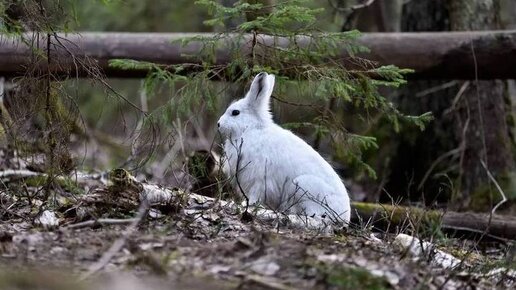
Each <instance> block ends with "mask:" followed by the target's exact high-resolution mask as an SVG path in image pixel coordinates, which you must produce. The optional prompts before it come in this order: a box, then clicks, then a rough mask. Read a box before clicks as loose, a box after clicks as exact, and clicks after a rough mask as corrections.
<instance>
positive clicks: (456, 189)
mask: <svg viewBox="0 0 516 290" xmlns="http://www.w3.org/2000/svg"><path fill="white" fill-rule="evenodd" d="M498 1H500V3H499V5H498V6H497V5H495V4H496V3H495V1H493V0H488V1H480V0H475V1H471V0H459V1H445V0H418V1H409V2H408V3H406V4H404V5H403V14H402V18H401V30H402V31H411V32H419V31H449V30H455V31H464V30H468V31H471V30H486V29H500V28H501V27H500V26H499V23H497V21H498V20H499V19H501V21H504V22H503V25H505V27H510V25H512V23H513V22H514V21H515V20H514V19H513V18H512V17H511V16H513V15H512V14H514V13H516V11H513V12H512V13H509V12H508V11H512V10H510V9H509V8H511V7H512V6H514V5H516V4H514V3H512V2H514V1H512V2H511V0H498ZM386 2H388V1H385V3H386ZM385 3H384V2H382V3H381V4H377V6H379V7H380V9H381V10H382V11H396V9H395V8H393V7H388V6H387V5H386V4H385ZM389 5H391V6H392V5H394V4H393V2H389ZM497 8H498V9H497ZM373 9H378V8H375V7H373V6H371V8H370V10H371V12H370V14H371V15H372V14H373ZM498 12H499V13H498ZM374 14H378V13H377V12H375V13H374ZM498 14H500V15H498ZM361 17H362V15H361ZM366 19H368V18H366ZM388 20H391V22H392V23H387V24H386V22H385V21H388ZM376 21H377V22H378V21H383V23H382V25H378V24H376V25H372V26H371V28H372V29H377V27H384V28H385V27H396V25H398V23H396V22H397V21H399V20H398V19H396V17H391V18H385V17H383V18H382V19H380V20H376ZM357 23H358V24H357V25H359V26H360V27H361V28H362V29H367V27H364V25H363V23H364V22H362V25H361V21H360V19H359V20H358V22H357ZM365 23H367V21H365ZM469 46H471V49H469ZM475 46H476V45H474V43H473V42H472V43H471V45H468V47H467V48H466V49H468V54H469V55H473V57H472V58H471V60H467V62H468V63H469V62H472V63H473V69H467V68H465V67H463V69H464V70H466V69H467V70H468V71H471V70H473V71H472V73H473V75H479V74H481V73H482V72H479V70H478V60H479V59H480V58H479V57H477V56H479V55H478V54H475ZM476 47H477V51H478V46H476ZM470 51H471V52H470ZM461 60H462V61H466V58H465V57H464V58H461ZM482 71H484V70H482ZM509 87H510V86H509ZM506 88H507V86H506V83H505V82H503V81H477V80H473V81H469V82H459V81H451V82H450V81H446V82H445V81H410V82H409V84H408V85H407V86H405V87H404V88H402V89H401V90H399V91H398V92H397V93H396V94H394V97H393V100H394V101H395V102H396V103H397V104H398V106H399V107H400V109H401V110H402V111H403V112H405V113H408V114H420V113H423V112H426V111H432V112H433V113H434V115H435V117H436V119H435V121H434V122H432V123H431V124H430V125H429V126H428V128H427V130H426V131H424V132H422V133H420V132H417V130H412V129H410V128H405V129H404V131H403V132H402V133H401V134H399V135H397V136H396V138H390V136H389V135H388V136H387V137H385V139H383V140H381V139H380V140H379V142H380V143H381V144H382V148H381V150H383V152H382V151H380V158H379V159H381V160H387V158H382V157H381V156H382V154H383V155H385V156H386V157H391V159H390V163H388V164H387V166H386V168H384V169H383V170H381V169H380V170H381V171H384V172H386V177H385V179H386V180H387V184H386V186H385V188H386V191H387V192H389V193H390V194H388V195H385V196H383V198H382V199H381V200H382V201H389V200H390V199H391V198H392V196H393V195H394V198H396V197H397V196H398V197H399V195H401V196H403V197H405V198H406V197H409V198H410V199H412V200H417V201H420V200H422V199H423V200H424V201H425V202H426V203H427V204H431V203H433V202H434V201H441V202H446V201H451V202H452V205H453V207H455V208H460V209H464V208H472V209H476V210H485V209H489V208H491V207H492V204H493V197H495V198H496V200H499V198H498V197H499V196H500V195H499V193H498V192H497V190H496V188H495V186H492V185H491V184H492V180H490V178H489V177H488V174H487V169H488V170H489V171H490V172H491V173H492V174H493V176H494V178H495V179H496V180H497V182H498V183H499V184H500V185H501V187H502V189H503V190H504V191H505V193H506V194H508V195H509V199H511V197H510V196H511V195H514V192H515V191H516V190H515V189H516V185H514V184H516V182H513V181H512V178H510V177H511V175H512V174H513V169H514V159H513V154H512V148H513V142H512V140H513V139H512V132H511V131H510V129H512V128H511V127H510V125H508V122H507V121H508V120H511V119H510V117H511V115H510V114H508V112H509V111H510V110H511V108H510V106H507V104H508V103H510V98H509V97H508V95H507V94H506V92H507V89H506ZM508 100H509V101H508ZM453 128H455V129H453ZM382 135H384V134H382ZM380 138H381V137H380ZM392 151H394V152H395V153H394V154H392ZM391 154H392V156H391ZM482 162H483V163H484V164H485V165H486V168H487V169H486V168H484V166H483V165H482ZM377 168H381V166H380V165H377ZM512 198H513V199H514V197H512Z"/></svg>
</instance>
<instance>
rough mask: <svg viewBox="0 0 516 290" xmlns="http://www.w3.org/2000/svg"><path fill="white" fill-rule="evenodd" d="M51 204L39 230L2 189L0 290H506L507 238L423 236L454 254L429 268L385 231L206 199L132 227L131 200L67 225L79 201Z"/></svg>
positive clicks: (427, 257) (20, 202)
mask: <svg viewBox="0 0 516 290" xmlns="http://www.w3.org/2000/svg"><path fill="white" fill-rule="evenodd" d="M104 187H105V186H104ZM101 188H102V186H101ZM88 192H91V190H89V191H88ZM55 200H56V202H57V204H60V205H59V206H54V207H53V212H55V213H56V217H57V220H58V222H59V224H58V225H57V224H55V225H53V226H48V225H47V226H46V227H44V226H42V223H41V220H40V219H39V218H37V217H38V216H39V217H40V216H41V212H40V213H38V212H37V211H35V209H36V208H38V202H36V201H37V199H34V200H32V201H31V202H32V205H31V204H29V202H28V199H24V198H23V197H16V198H15V197H13V196H6V193H3V195H2V208H3V211H2V215H1V217H2V219H1V224H0V264H1V268H2V271H1V274H0V289H71V288H72V287H74V288H76V289H135V290H136V289H212V290H217V289H354V290H356V289H496V288H499V289H510V288H511V287H514V286H515V283H516V281H515V278H516V277H515V276H512V275H513V274H514V273H513V272H511V271H513V270H511V269H510V267H511V265H512V267H514V265H515V263H514V250H513V249H511V248H510V243H492V242H491V243H485V242H481V243H477V242H475V241H466V240H457V239H451V238H445V237H441V238H440V239H435V241H434V242H435V243H436V244H437V245H439V246H444V247H442V249H444V250H445V251H448V252H450V253H452V254H454V255H455V256H456V257H458V258H459V259H461V261H462V262H461V264H460V265H459V266H457V267H454V268H453V269H450V268H443V267H440V266H438V265H436V264H435V263H434V262H433V258H434V257H433V254H432V253H425V254H424V255H422V256H420V257H415V256H413V255H411V254H410V253H409V252H408V251H407V250H406V249H403V248H401V247H399V246H397V245H396V244H395V243H393V240H394V236H395V233H389V234H386V233H381V232H379V231H378V230H375V229H371V228H368V229H363V228H359V229H356V228H354V229H348V230H339V231H330V232H320V231H316V230H314V229H300V228H299V227H291V226H289V225H288V223H287V224H285V223H284V221H283V220H281V219H278V220H276V221H275V220H268V221H262V220H259V219H253V220H252V221H248V222H243V221H241V217H242V215H241V214H240V213H238V212H236V211H234V210H231V209H228V208H226V207H223V206H220V205H219V202H218V201H216V200H212V199H208V200H204V201H202V202H200V201H199V200H198V199H195V198H194V199H192V198H190V197H186V199H185V198H184V197H183V201H184V202H181V203H180V206H177V204H175V206H174V207H173V210H170V208H169V209H168V210H165V208H163V207H157V208H160V209H161V211H159V210H157V209H152V210H151V211H150V212H148V214H145V215H143V216H141V219H139V220H138V219H134V217H135V216H138V214H137V211H138V206H137V205H136V206H135V208H134V209H133V210H132V211H131V210H127V208H125V209H123V210H122V209H119V208H115V207H112V208H110V209H106V207H97V208H95V209H94V210H97V211H98V210H102V211H104V213H103V214H102V218H103V219H98V221H97V222H91V221H92V220H93V219H91V218H87V217H86V216H82V217H81V219H80V220H79V219H78V216H79V214H78V213H79V212H80V210H79V209H80V208H81V206H82V207H84V206H85V204H86V203H87V202H85V199H81V200H80V201H77V200H76V201H75V202H74V203H73V204H72V205H70V202H69V199H68V201H66V200H67V199H66V197H58V198H55ZM90 200H91V199H90ZM121 200H122V198H120V199H119V200H118V201H120V202H121V203H122V201H121ZM176 202H177V201H176ZM49 208H50V207H49ZM89 210H93V209H92V208H89ZM97 214H99V213H97ZM113 215H114V216H113ZM31 217H33V218H32V219H31ZM34 217H36V218H34ZM85 221H86V222H85ZM88 221H90V222H88ZM131 227H134V230H132V228H131ZM429 238H430V237H427V239H429ZM113 248H114V249H115V250H113Z"/></svg>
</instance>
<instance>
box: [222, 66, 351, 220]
mask: <svg viewBox="0 0 516 290" xmlns="http://www.w3.org/2000/svg"><path fill="white" fill-rule="evenodd" d="M273 88H274V75H272V74H270V75H269V74H267V73H264V72H262V73H260V74H258V75H257V76H256V77H255V78H254V80H253V83H252V84H251V88H250V89H249V92H248V93H247V94H246V96H245V98H243V99H240V100H238V101H236V102H234V103H232V104H231V105H230V106H229V107H228V108H227V110H226V112H225V113H224V114H223V115H222V116H221V117H220V119H219V121H218V123H217V125H218V127H219V131H220V133H221V134H222V135H223V136H224V138H225V139H226V140H225V143H224V153H225V155H226V161H225V162H224V164H223V169H224V173H225V174H226V175H228V177H230V178H232V185H233V187H234V188H235V189H236V190H237V191H238V192H240V193H242V191H243V192H244V194H245V195H246V196H247V197H248V198H249V202H250V204H255V203H259V204H265V205H266V206H268V207H270V208H272V209H274V210H278V211H284V212H289V213H295V214H303V215H308V216H319V217H329V218H331V219H332V220H338V221H341V222H342V221H343V222H344V223H345V224H348V223H349V218H350V213H351V211H350V202H349V197H348V193H347V191H346V188H345V187H344V184H343V183H342V181H341V179H340V177H339V176H338V175H337V173H336V172H335V171H334V170H333V168H332V167H331V165H330V164H328V162H326V160H324V158H322V157H321V155H319V153H317V152H316V151H315V150H314V149H313V148H312V147H310V145H308V144H307V143H306V142H304V141H303V140H302V139H301V138H299V137H298V136H296V135H294V134H293V133H292V132H290V131H289V130H286V129H283V128H281V127H280V126H278V125H277V124H275V123H274V122H273V120H272V114H271V112H270V107H269V103H270V97H271V95H272V91H273Z"/></svg>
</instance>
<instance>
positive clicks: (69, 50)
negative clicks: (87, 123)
mask: <svg viewBox="0 0 516 290" xmlns="http://www.w3.org/2000/svg"><path fill="white" fill-rule="evenodd" d="M194 35H198V34H182V33H81V34H69V35H65V34H58V35H57V36H58V39H57V40H53V41H52V42H53V44H52V47H51V51H52V53H53V55H54V57H53V59H52V60H51V61H50V66H51V70H52V71H53V72H55V73H57V74H65V75H72V76H74V75H76V74H78V75H79V76H85V75H87V73H86V71H85V69H84V68H81V63H82V64H85V65H86V67H88V66H89V65H91V63H96V64H98V66H99V67H100V68H101V70H102V71H103V73H105V74H106V76H108V77H138V78H139V77H144V76H145V75H146V73H147V71H145V70H135V71H129V70H122V69H119V68H114V67H110V66H109V60H112V59H120V58H124V59H134V60H140V61H149V62H155V63H160V64H165V65H171V64H185V63H192V58H191V57H188V55H195V54H197V53H199V51H200V50H201V48H202V44H201V43H200V42H198V41H193V42H191V43H189V44H188V45H186V46H185V47H182V46H181V44H180V43H179V42H172V41H173V40H179V39H181V38H183V37H191V36H194ZM204 36H209V35H208V34H204ZM27 38H28V39H30V36H29V35H27ZM258 41H261V42H264V43H265V44H269V45H270V44H272V41H273V39H272V38H271V37H267V36H264V37H259V39H258ZM287 41H288V40H286V39H279V41H277V43H278V45H279V46H285V45H286V43H287ZM308 41H309V40H308V39H307V38H299V41H298V43H300V44H301V45H306V44H307V42H308ZM31 42H32V40H31ZM32 43H33V44H32V45H33V47H37V48H39V49H41V50H45V45H46V39H44V38H40V39H35V40H34V41H33V42H32ZM250 43H251V35H247V36H244V37H243V38H242V39H241V40H240V44H241V45H240V46H241V51H242V52H243V53H245V52H246V51H250ZM360 43H362V44H363V45H365V46H367V47H369V48H370V50H371V51H370V53H367V54H363V55H361V56H363V57H365V58H367V59H370V60H374V61H377V62H378V63H379V64H382V65H387V64H394V65H397V66H399V67H402V68H411V69H414V70H415V73H414V74H413V75H411V76H410V78H414V79H416V78H418V79H474V78H475V77H476V75H477V76H478V78H480V79H511V78H516V69H514V68H515V67H516V57H515V56H516V31H485V32H445V33H366V34H364V35H363V36H362V37H361V38H360ZM34 53H35V50H34V49H31V48H30V47H29V46H28V45H27V44H25V43H22V42H20V41H17V40H13V39H12V38H9V37H8V36H1V35H0V76H16V75H22V74H24V73H25V72H26V71H27V70H28V69H35V70H45V71H46V66H47V63H46V61H41V62H40V63H39V64H36V65H34V64H33V62H32V60H31V57H32V56H33V55H34ZM36 53H37V51H36ZM216 56H217V57H216V59H217V62H218V63H220V64H225V63H228V62H229V61H230V59H229V58H230V55H229V54H228V49H225V48H224V45H222V46H221V47H220V48H219V49H218V50H217V52H216ZM341 56H342V57H345V56H346V54H345V52H344V51H343V54H342V55H341Z"/></svg>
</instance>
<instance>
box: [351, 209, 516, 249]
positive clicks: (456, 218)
mask: <svg viewBox="0 0 516 290" xmlns="http://www.w3.org/2000/svg"><path fill="white" fill-rule="evenodd" d="M352 207H353V208H354V212H353V213H352V218H351V221H352V222H354V223H359V224H364V223H367V222H369V223H370V224H372V225H374V226H376V227H378V228H382V229H387V230H395V229H396V228H409V227H410V228H411V229H412V230H416V231H417V230H419V229H418V227H420V229H423V228H428V227H432V226H439V227H440V228H441V230H443V231H445V232H447V233H449V234H452V235H454V236H460V237H468V238H469V237H473V238H492V239H509V240H516V219H515V218H514V217H512V216H503V215H497V214H492V215H491V214H487V213H472V212H452V211H441V210H430V209H423V208H417V207H407V206H397V205H396V206H394V205H386V204H372V203H363V202H354V203H352Z"/></svg>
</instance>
